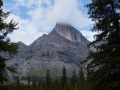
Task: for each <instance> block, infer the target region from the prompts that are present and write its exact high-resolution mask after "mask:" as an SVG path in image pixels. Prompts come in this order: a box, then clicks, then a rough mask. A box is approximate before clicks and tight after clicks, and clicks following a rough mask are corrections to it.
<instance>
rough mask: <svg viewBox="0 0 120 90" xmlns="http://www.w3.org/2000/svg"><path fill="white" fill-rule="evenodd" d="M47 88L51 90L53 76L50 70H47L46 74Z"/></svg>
mask: <svg viewBox="0 0 120 90" xmlns="http://www.w3.org/2000/svg"><path fill="white" fill-rule="evenodd" d="M45 83H46V88H47V90H51V76H50V70H49V69H48V70H47V74H46V81H45Z"/></svg>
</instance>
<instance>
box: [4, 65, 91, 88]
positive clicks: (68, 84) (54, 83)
mask: <svg viewBox="0 0 120 90" xmlns="http://www.w3.org/2000/svg"><path fill="white" fill-rule="evenodd" d="M66 72H67V71H66V68H65V67H63V70H62V76H61V78H60V79H59V80H58V79H57V78H56V79H55V80H53V79H52V78H51V75H50V70H49V69H48V70H47V73H46V77H45V80H43V79H42V78H41V79H40V80H38V81H39V82H37V81H31V80H30V77H29V75H28V80H26V81H24V82H23V81H21V80H20V79H19V78H17V80H15V81H13V82H9V83H8V82H6V83H4V89H5V90H90V89H89V87H90V86H89V84H88V83H87V79H85V78H86V77H85V76H84V72H83V69H82V68H80V70H79V73H78V75H77V74H76V71H75V70H73V73H72V77H71V78H70V79H68V78H67V75H66Z"/></svg>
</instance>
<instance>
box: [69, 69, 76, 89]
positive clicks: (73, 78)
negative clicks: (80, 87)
mask: <svg viewBox="0 0 120 90" xmlns="http://www.w3.org/2000/svg"><path fill="white" fill-rule="evenodd" d="M70 83H71V85H72V86H73V87H75V84H76V83H77V78H76V72H75V70H73V74H72V78H71V82H70Z"/></svg>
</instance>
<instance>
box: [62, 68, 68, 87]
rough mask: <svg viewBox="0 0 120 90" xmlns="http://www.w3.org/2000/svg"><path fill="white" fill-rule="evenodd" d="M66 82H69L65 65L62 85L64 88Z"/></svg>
mask: <svg viewBox="0 0 120 90" xmlns="http://www.w3.org/2000/svg"><path fill="white" fill-rule="evenodd" d="M66 82H67V77H66V68H65V66H63V70H62V77H61V86H62V88H64V86H65V84H66Z"/></svg>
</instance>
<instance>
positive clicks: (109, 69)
mask: <svg viewBox="0 0 120 90" xmlns="http://www.w3.org/2000/svg"><path fill="white" fill-rule="evenodd" d="M91 1H92V2H91V3H90V4H88V5H86V7H87V8H88V9H89V10H88V14H89V15H90V18H91V19H92V21H93V22H94V27H93V28H92V31H97V32H99V33H98V34H96V35H95V36H94V37H95V40H94V41H93V42H91V43H90V44H89V47H90V48H91V47H93V48H94V49H95V50H96V51H92V50H90V51H89V56H88V58H87V60H85V61H88V60H91V62H90V61H89V62H90V63H89V64H88V65H87V69H88V70H89V74H90V75H89V81H90V84H91V89H92V90H119V89H120V0H91Z"/></svg>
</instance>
